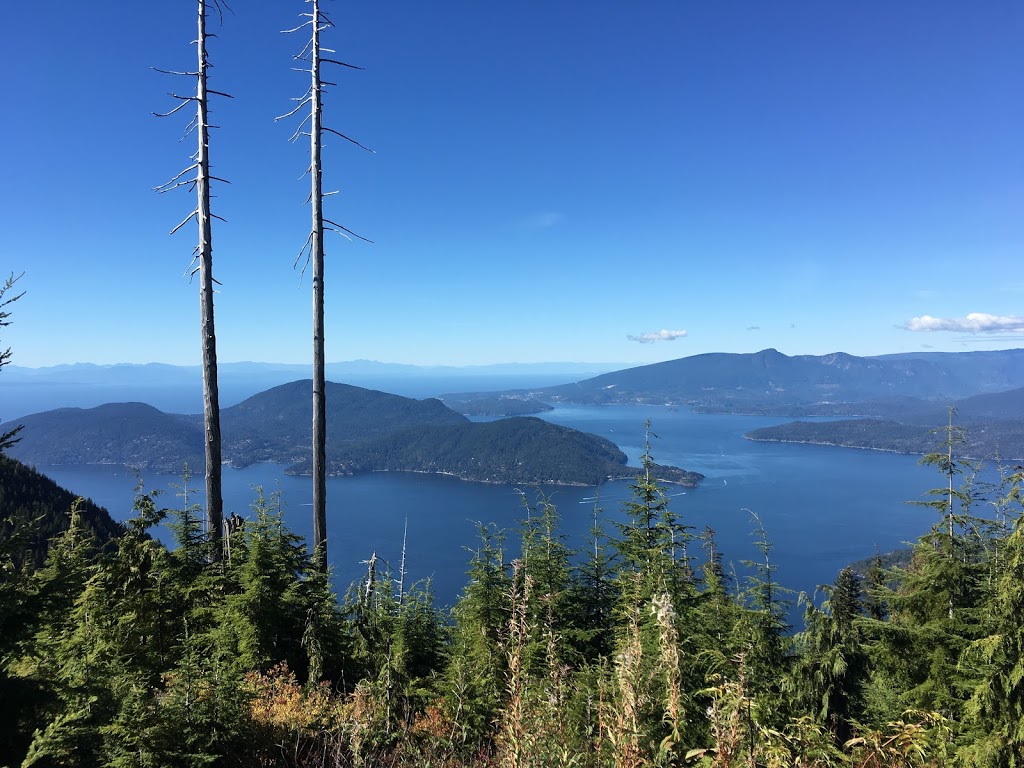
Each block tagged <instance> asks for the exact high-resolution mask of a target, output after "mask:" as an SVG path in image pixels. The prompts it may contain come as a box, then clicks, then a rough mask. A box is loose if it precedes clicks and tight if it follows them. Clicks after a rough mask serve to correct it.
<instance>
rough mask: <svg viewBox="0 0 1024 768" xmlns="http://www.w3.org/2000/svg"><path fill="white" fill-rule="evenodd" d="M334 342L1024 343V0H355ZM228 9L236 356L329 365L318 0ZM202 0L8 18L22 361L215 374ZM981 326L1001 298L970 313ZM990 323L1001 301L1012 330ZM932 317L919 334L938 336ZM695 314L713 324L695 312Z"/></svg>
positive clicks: (7, 257) (4, 50) (567, 350)
mask: <svg viewBox="0 0 1024 768" xmlns="http://www.w3.org/2000/svg"><path fill="white" fill-rule="evenodd" d="M325 7H326V8H327V9H328V11H329V12H330V13H331V14H332V16H333V18H334V20H335V22H336V24H337V29H336V30H333V31H331V32H330V33H328V34H327V35H326V38H325V42H326V44H327V45H329V46H330V47H333V48H336V49H337V50H338V55H339V56H340V57H341V58H342V59H344V60H345V61H349V62H351V63H354V64H358V65H360V66H363V67H365V71H363V72H355V71H351V70H345V71H338V72H336V73H334V74H335V75H336V77H334V78H333V79H334V80H335V81H336V82H337V83H338V85H337V87H335V88H333V89H332V90H331V92H330V93H329V94H328V97H327V102H326V110H327V124H328V125H330V126H332V127H334V128H336V129H338V130H340V131H342V132H344V133H346V134H349V135H351V136H353V137H355V138H357V139H358V140H359V141H361V142H363V143H364V144H366V145H368V146H370V147H372V148H373V149H374V150H375V154H372V155H371V154H368V153H365V152H362V151H361V150H359V149H357V148H355V147H353V146H352V145H349V144H347V143H345V142H343V141H341V140H338V139H335V138H332V137H328V138H327V141H326V143H327V149H326V154H325V158H326V170H325V178H326V185H327V188H328V189H339V190H340V191H341V194H339V195H337V196H334V197H332V198H330V199H329V202H328V206H327V211H328V214H329V216H330V217H331V218H333V219H334V220H336V221H340V222H341V223H343V224H344V225H345V226H347V227H349V228H350V229H352V230H354V231H356V232H358V233H360V234H362V235H365V236H366V237H368V238H370V239H372V240H374V243H373V244H372V245H370V244H365V243H360V242H347V241H345V240H342V239H341V238H335V239H332V240H329V241H328V254H327V260H328V262H327V279H326V288H327V297H328V306H327V336H326V346H327V356H328V359H330V360H350V359H356V358H369V359H376V360H383V361H389V362H404V363H417V364H456V365H465V364H477V363H493V362H508V361H520V362H533V361H545V360H579V361H623V362H635V363H645V362H654V361H659V360H666V359H671V358H676V357H683V356H686V355H691V354H697V353H701V352H712V351H733V352H748V351H754V350H757V349H761V348H764V347H769V346H773V347H776V348H778V349H779V350H780V351H782V352H785V353H787V354H823V353H827V352H832V351H836V350H843V351H847V352H851V353H854V354H878V353H886V352H899V351H917V350H921V349H935V350H949V351H958V350H965V349H996V348H1008V347H1016V346H1024V339H1022V332H1024V319H1022V318H1021V316H1022V315H1024V277H1022V276H1021V273H1020V270H1019V265H1020V263H1021V256H1022V246H1024V214H1022V212H1024V146H1022V137H1024V131H1022V128H1024V44H1022V43H1024V5H1021V4H1020V3H1019V2H1016V1H1014V2H1000V1H996V0H992V1H988V0H986V1H985V2H981V3H953V2H935V1H934V0H928V1H927V2H915V1H914V0H901V2H899V3H893V2H888V1H886V2H882V1H881V0H877V1H875V0H868V1H866V2H858V3H797V2H775V3H766V2H762V1H761V0H746V1H742V2H741V1H740V0H728V1H726V2H714V3H711V2H698V1H697V0H673V1H672V2H638V3H622V2H601V1H599V0H587V1H586V2H584V1H583V0H577V1H575V2H543V3H542V2H533V1H529V2H518V3H480V2H470V1H469V0H464V1H460V2H449V1H445V0H439V1H438V2H432V3H420V2H415V3H414V2H409V1H408V0H407V1H406V2H393V1H389V0H375V2H341V1H340V0H325ZM233 8H234V13H233V14H228V15H226V17H225V20H224V24H223V26H222V27H221V26H219V25H218V24H216V23H215V24H214V25H213V31H215V32H216V33H217V34H218V35H219V38H218V39H217V40H214V41H212V43H211V46H210V49H211V59H212V62H213V64H214V65H215V69H214V71H213V78H214V79H213V80H212V82H211V87H213V88H216V89H218V90H224V91H227V92H229V93H231V94H233V95H234V97H235V98H234V99H232V100H230V101H228V100H223V99H222V100H220V101H219V102H218V103H216V104H215V106H214V109H215V113H214V122H215V123H216V124H218V125H220V126H221V129H220V130H219V131H216V132H214V135H213V139H212V146H211V155H212V158H213V161H214V164H215V166H216V168H215V172H216V173H217V175H219V176H223V177H225V178H227V179H229V180H230V181H231V182H232V183H231V184H230V185H228V186H225V185H221V186H220V187H219V188H217V189H216V192H217V193H218V195H219V196H218V198H217V199H216V201H215V212H217V213H219V214H220V215H222V216H224V217H225V218H226V219H227V220H228V221H227V223H219V222H218V226H216V228H215V231H214V271H215V276H216V277H217V278H218V279H219V280H220V282H221V283H222V284H223V285H222V287H221V288H220V292H219V294H218V295H217V305H216V320H217V331H218V347H219V355H220V359H221V360H223V361H239V360H262V361H275V362H304V361H306V360H308V359H309V355H310V353H309V349H310V342H309V335H310V332H309V327H310V304H311V298H310V293H311V287H310V280H309V276H308V275H307V276H306V277H305V278H303V279H300V275H299V273H298V272H296V271H295V270H293V269H292V262H293V260H294V258H295V255H296V253H297V252H298V250H299V247H300V246H301V245H302V242H303V241H304V239H305V237H306V232H307V230H308V226H309V209H308V207H303V205H302V203H303V200H304V199H305V196H306V193H307V183H306V180H305V179H303V180H299V176H300V174H301V173H302V171H303V169H304V167H305V165H306V163H307V157H306V152H307V145H306V144H305V143H302V144H296V145H293V144H289V143H288V141H287V139H288V137H289V135H290V134H291V132H292V130H293V128H294V123H289V124H287V125H285V124H282V123H275V122H274V120H273V119H274V117H275V116H277V115H280V114H282V113H284V112H287V111H288V110H289V109H290V105H291V102H290V101H289V99H291V98H292V97H294V96H298V95H300V94H301V93H302V91H303V89H304V88H305V85H306V82H305V80H304V79H303V76H302V75H300V74H298V73H294V72H291V71H290V67H291V66H293V62H292V61H291V55H292V54H293V53H294V52H296V51H297V49H298V48H299V47H300V46H301V40H300V39H299V38H298V36H295V35H292V36H286V35H280V34H278V30H281V29H285V28H287V27H289V26H294V24H295V23H298V21H299V19H298V14H300V13H302V12H304V11H305V10H307V6H306V5H305V4H304V3H303V2H301V0H280V1H279V2H274V3H269V2H262V3H254V2H249V3H246V2H244V0H235V2H234V4H233ZM193 13H194V5H193V3H189V2H184V1H182V2H173V3H172V2H169V1H168V0H163V1H162V2H145V3H128V2H123V1H122V2H113V1H112V0H94V1H93V2H89V3H81V2H70V1H69V0H54V2H53V3H50V4H48V10H47V13H46V19H45V23H41V17H40V15H39V10H38V8H37V7H35V6H33V5H32V4H31V3H15V4H11V7H8V8H5V11H4V16H5V29H6V34H5V35H4V42H3V45H2V46H0V73H2V74H0V78H2V85H3V87H4V92H5V93H6V94H7V111H6V117H5V120H4V121H3V123H2V124H0V135H2V137H3V140H4V141H3V143H4V146H5V147H6V149H7V152H6V153H5V155H6V158H5V164H4V177H5V181H4V184H3V185H2V187H0V196H2V203H3V211H4V217H3V226H2V227H0V271H2V272H3V273H4V274H6V273H10V272H14V273H19V272H22V271H24V272H25V276H24V278H23V279H22V281H21V282H20V283H19V286H20V287H21V288H23V289H24V290H25V291H26V295H25V297H24V298H23V299H22V300H21V301H20V302H19V303H18V304H17V305H16V306H15V314H14V318H13V319H14V320H15V324H14V325H12V326H10V327H8V328H5V329H4V330H3V334H2V336H0V342H2V343H3V345H4V346H5V347H6V346H7V345H10V346H11V347H12V348H13V353H14V359H13V362H15V363H16V364H19V365H26V366H41V365H51V364H57V363H68V362H95V363H114V362H149V361H160V362H168V363H180V364H192V363H196V362H198V361H199V358H200V347H199V326H198V320H199V312H198V285H197V284H195V283H190V282H189V281H188V279H186V278H183V273H184V272H185V269H186V267H187V265H188V263H189V260H190V252H191V249H192V246H193V243H194V240H195V229H194V227H193V226H187V227H185V228H184V229H183V230H182V231H181V232H179V233H178V234H177V235H175V236H173V237H169V236H168V235H167V233H168V231H169V230H170V229H171V228H172V227H173V226H174V225H175V224H176V223H177V222H178V221H179V220H180V219H181V218H183V217H184V216H185V215H187V213H188V212H189V210H191V208H192V206H193V199H192V197H191V196H190V195H189V194H188V193H186V192H185V191H179V192H178V193H172V194H168V195H163V196H161V195H157V194H155V193H154V192H152V191H151V188H152V187H154V186H156V185H158V184H159V183H161V182H163V181H165V180H166V179H168V178H170V177H171V176H173V175H174V174H175V173H177V172H178V170H180V169H181V168H183V167H185V166H186V165H188V163H189V161H188V159H187V157H188V155H189V154H190V153H191V152H192V151H193V149H194V142H193V140H192V138H191V137H190V138H188V139H185V140H184V141H179V138H180V137H181V134H182V130H183V128H184V126H185V123H186V120H187V118H185V117H181V118H180V119H176V118H170V119H167V120H158V119H156V118H155V117H153V116H152V115H151V113H152V112H154V111H163V110H165V109H167V108H169V106H170V104H171V102H170V99H169V98H168V97H167V95H166V93H167V92H168V91H170V90H175V89H177V90H178V91H179V92H184V91H187V90H188V89H189V88H190V83H187V82H185V81H179V80H177V79H176V78H171V77H167V76H164V75H160V74H157V73H155V72H153V71H152V70H151V69H150V67H161V68H168V69H187V68H190V67H191V65H192V64H193V60H194V49H193V48H191V47H190V46H189V42H190V40H192V39H193V36H194V19H193ZM972 314H973V315H974V316H973V317H969V316H972ZM989 316H990V317H989ZM911 329H913V330H911ZM683 331H685V332H686V334H685V335H683V334H682V332H683Z"/></svg>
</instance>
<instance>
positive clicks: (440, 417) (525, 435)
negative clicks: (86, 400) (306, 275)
mask: <svg viewBox="0 0 1024 768" xmlns="http://www.w3.org/2000/svg"><path fill="white" fill-rule="evenodd" d="M311 391H312V388H311V383H310V382H309V381H296V382H292V383H291V384H285V385H282V386H279V387H274V388H273V389H270V390H267V391H266V392H261V393H260V394H258V395H255V396H253V397H251V398H249V399H248V400H245V401H243V402H241V403H239V404H238V405H236V406H233V407H231V408H226V409H225V410H224V411H222V412H221V428H222V432H223V436H224V459H225V461H227V462H229V463H231V464H232V465H234V466H246V465H249V464H253V463H256V462H264V461H265V462H272V463H277V464H286V465H289V466H290V470H289V471H292V472H298V473H308V472H309V465H308V460H309V451H310V442H311V435H310V433H311V429H310V421H311V419H310V413H311V411H312V403H311V400H312V395H311ZM18 422H19V423H20V424H23V425H24V427H25V428H24V430H23V431H22V433H21V435H22V437H23V440H22V441H21V442H20V443H18V444H17V445H15V446H14V447H13V448H12V449H11V450H10V453H11V454H12V455H14V456H16V457H17V458H20V459H22V460H23V461H27V462H30V463H35V464H98V463H102V464H125V465H129V466H137V467H140V468H143V469H149V470H155V471H158V472H172V473H174V472H180V471H181V469H182V467H183V465H184V464H185V463H186V462H188V463H189V464H190V465H191V466H194V467H200V466H202V465H203V454H202V423H201V418H200V417H199V416H180V415H174V414H167V413H163V412H161V411H158V410H157V409H155V408H151V407H150V406H147V405H142V404H141V403H115V404H110V405H104V406H100V407H98V408H91V409H86V410H83V409H80V408H64V409H60V410H56V411H47V412H45V413H38V414H34V415H31V416H26V417H23V418H21V419H19V420H18ZM327 429H328V446H327V451H328V460H329V462H328V463H329V467H330V470H331V471H332V472H333V473H335V474H351V473H354V472H371V471H378V470H388V471H415V472H439V473H445V474H450V475H454V476H456V477H461V478H463V479H466V480H479V481H484V482H509V483H532V482H552V483H572V484H592V483H597V482H600V481H601V480H604V479H606V478H607V477H609V476H622V475H625V474H630V472H631V470H629V469H628V468H627V467H626V466H625V463H626V457H625V455H624V454H622V452H621V451H619V450H618V449H617V448H616V447H615V446H614V445H613V444H612V443H610V442H608V441H607V440H604V439H603V438H598V437H595V436H593V435H587V434H585V433H582V432H578V431H576V430H573V429H569V428H567V427H559V426H555V425H553V424H549V423H547V422H543V421H541V420H539V419H527V418H514V419H503V420H500V421H495V422H488V423H483V424H480V423H472V422H470V421H469V420H468V419H466V418H465V417H464V416H462V415H460V414H458V413H456V412H455V411H453V410H451V409H450V408H447V407H446V406H445V405H444V404H443V403H442V402H441V401H440V400H435V399H429V400H413V399H410V398H407V397H400V396H398V395H391V394H387V393H385V392H376V391H373V390H367V389H362V388H360V387H352V386H348V385H345V384H333V383H328V385H327ZM665 477H666V479H670V480H673V481H676V482H686V483H690V484H693V483H696V481H697V480H699V478H700V476H699V475H696V474H692V473H686V472H684V471H682V470H678V469H676V468H667V469H666V471H665Z"/></svg>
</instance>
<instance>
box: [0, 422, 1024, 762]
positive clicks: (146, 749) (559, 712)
mask: <svg viewBox="0 0 1024 768" xmlns="http://www.w3.org/2000/svg"><path fill="white" fill-rule="evenodd" d="M961 439H962V435H960V433H959V431H958V430H957V429H956V428H955V427H952V426H951V427H950V428H949V429H948V430H947V431H946V446H945V447H944V449H943V451H942V452H940V453H936V454H932V455H930V456H929V457H926V460H927V461H929V462H930V463H932V464H934V465H935V466H936V467H937V468H938V469H939V470H940V471H941V472H942V474H943V483H942V487H940V488H938V489H937V490H936V491H935V492H933V494H932V496H931V497H930V500H929V501H927V502H925V503H926V504H927V505H928V506H931V507H933V508H934V510H935V512H936V522H935V525H934V526H933V527H932V529H931V530H930V531H929V532H928V533H927V534H925V535H924V536H923V537H922V538H921V539H920V540H919V541H918V543H917V545H916V547H915V549H914V553H913V558H912V560H911V562H910V565H909V567H907V568H906V569H902V570H899V569H897V570H893V571H884V570H883V569H882V568H881V565H880V563H876V566H877V567H874V568H871V569H868V573H867V575H866V576H865V577H864V578H863V579H862V578H861V577H859V576H857V575H856V574H855V573H854V572H853V571H852V570H851V569H846V570H844V571H842V572H841V573H840V574H839V576H838V578H837V580H836V581H835V583H834V584H833V585H831V586H829V587H826V588H824V594H825V598H826V599H825V600H824V602H822V603H820V604H818V603H815V602H814V601H812V600H811V599H809V598H807V597H806V596H803V597H801V601H802V603H803V605H804V607H805V626H804V628H803V630H802V631H800V632H798V633H797V634H795V635H791V634H790V633H789V628H788V627H787V626H786V623H785V616H786V605H785V603H784V602H783V599H782V598H783V595H784V592H783V591H782V590H781V589H780V586H779V585H778V584H777V583H776V581H775V579H774V565H773V563H772V560H771V557H770V552H771V545H770V543H769V541H768V538H767V536H766V535H765V533H764V531H763V530H760V531H758V542H759V551H760V553H761V555H763V558H762V557H759V558H758V559H757V561H756V562H751V563H749V564H748V567H749V574H750V575H749V576H748V577H745V578H744V580H743V583H739V584H737V583H732V581H731V579H730V578H729V576H728V575H727V574H726V572H725V570H724V569H723V567H722V553H721V552H720V551H719V550H718V548H717V546H716V542H715V536H714V533H713V532H712V531H710V530H706V531H704V532H702V533H701V534H700V535H694V533H693V531H692V530H691V529H690V528H689V527H688V526H687V525H686V524H685V521H684V520H682V519H680V518H679V517H678V516H677V515H676V514H675V513H674V512H673V511H672V510H671V509H670V507H669V505H668V503H667V500H666V497H665V494H664V493H663V491H662V489H661V487H660V486H659V485H658V483H657V482H656V481H655V480H654V479H653V476H652V474H651V473H650V471H648V470H649V469H650V468H651V467H652V466H654V464H653V460H652V458H651V453H650V450H649V449H648V451H647V453H646V455H645V457H644V470H645V471H644V472H642V473H641V474H640V475H639V476H638V477H637V479H636V481H635V482H634V484H633V486H632V490H633V494H632V500H631V501H630V502H628V504H627V505H626V510H625V511H626V512H627V513H628V522H627V523H626V524H624V525H621V526H616V527H615V529H614V530H610V531H605V530H603V529H602V526H601V522H600V515H599V514H597V513H596V512H595V527H594V531H593V539H592V545H591V546H590V547H588V549H587V551H585V552H571V551H569V549H568V548H567V547H566V545H565V544H564V543H563V540H562V538H561V537H560V535H559V533H558V518H557V511H556V510H555V508H554V507H553V506H552V505H551V504H550V503H549V502H548V501H547V500H546V499H545V498H544V497H543V496H540V497H538V499H537V502H536V504H535V505H534V506H533V507H532V508H528V509H527V515H526V520H525V522H524V523H523V527H522V531H521V534H520V537H519V542H518V546H517V547H515V548H514V549H515V550H516V557H515V558H514V559H511V558H509V556H508V555H507V553H506V542H505V541H504V538H503V536H502V534H500V533H499V532H497V531H494V530H492V529H490V528H488V527H486V526H485V527H483V528H481V530H480V537H479V543H478V545H477V547H476V549H475V551H474V552H473V554H472V557H471V560H470V562H469V570H468V578H467V583H466V586H465V588H464V590H463V593H462V595H461V597H460V599H459V600H458V602H457V604H456V605H455V606H454V608H453V609H452V610H451V611H450V612H448V611H442V610H440V609H439V608H438V607H437V606H435V605H434V604H433V602H432V598H431V592H430V588H429V584H427V585H424V584H419V585H415V586H413V587H411V588H408V589H406V588H405V582H404V578H393V577H395V576H400V575H396V574H389V573H386V572H383V571H382V570H379V569H378V567H377V563H376V562H375V561H373V560H371V562H370V563H369V564H368V570H367V574H366V576H365V577H364V578H363V579H362V581H361V582H360V583H358V584H355V585H353V586H352V588H351V589H350V590H349V592H348V594H347V595H345V596H344V598H343V599H342V600H340V601H339V600H338V599H337V597H336V596H335V595H334V594H332V592H331V587H330V580H329V578H328V576H327V575H326V574H324V573H323V572H322V571H320V570H319V569H317V568H315V567H313V562H314V560H313V558H312V556H311V554H310V553H309V552H308V550H307V548H306V545H305V543H304V542H303V541H301V540H300V539H299V538H298V537H296V536H295V535H293V534H291V533H290V532H289V531H288V530H287V529H286V528H285V526H284V524H283V522H282V516H281V508H280V503H279V500H278V499H277V498H276V497H274V496H270V497H265V496H264V495H263V494H262V493H260V494H259V496H258V498H257V500H256V502H255V504H254V506H253V513H252V515H251V516H250V517H249V518H248V520H247V521H246V522H245V524H244V525H243V526H242V527H241V528H238V529H236V530H234V532H232V533H231V535H230V550H229V556H226V557H224V558H223V559H222V560H220V561H214V560H212V559H211V558H210V556H209V554H210V553H209V552H208V545H207V544H206V538H205V536H204V535H203V531H202V523H201V519H200V514H199V511H198V509H197V508H196V507H195V506H194V505H193V504H192V503H191V502H190V498H189V494H188V493H187V492H183V495H182V498H181V499H180V503H178V504H176V506H177V507H178V508H177V509H168V508H164V507H163V506H162V504H161V502H162V501H163V499H162V498H160V497H158V496H156V495H155V494H147V493H144V492H142V491H141V490H140V492H139V494H138V496H137V498H136V502H135V509H134V515H133V517H132V518H131V519H130V520H129V521H128V522H127V523H126V525H125V528H124V531H123V532H118V531H104V530H102V529H100V528H97V527H96V526H95V524H92V523H90V522H88V518H87V515H86V514H85V510H86V507H85V506H83V505H82V504H81V503H76V504H74V505H73V506H72V507H71V509H70V520H69V523H68V525H67V528H66V530H64V531H63V532H62V533H60V534H59V535H57V536H56V537H55V538H53V539H52V541H51V543H50V546H49V548H48V552H47V553H46V555H45V560H44V562H43V564H42V565H41V566H38V567H37V553H36V552H35V551H34V550H33V540H32V537H31V536H25V535H22V534H24V533H26V532H28V531H31V530H32V527H33V526H34V525H35V517H34V516H35V515H38V514H39V509H38V508H37V507H33V508H31V509H30V508H28V507H26V506H24V505H23V506H16V505H13V504H4V505H3V506H0V512H2V516H3V525H4V528H3V532H4V533H3V537H2V539H0V569H2V570H0V574H2V575H0V605H2V607H3V620H2V622H0V710H2V711H0V756H2V757H0V765H8V766H18V765H23V766H80V767H82V768H86V767H91V766H118V767H119V768H121V767H124V768H127V767H128V766H138V767H140V768H141V767H142V766H221V765H222V766H358V765H431V766H508V767H509V768H512V767H513V766H569V765H575V766H593V768H599V767H603V766H609V767H612V766H614V767H615V768H628V767H629V768H639V766H650V765H695V766H703V767H712V766H714V767H719V766H766V767H767V766H780V767H781V766H858V767H860V766H879V767H881V766H993V767H995V766H1019V765H1022V759H1024V751H1022V744H1024V712H1022V707H1024V680H1022V677H1024V674H1022V672H1021V669H1022V667H1021V663H1022V662H1021V657H1022V650H1024V648H1022V645H1024V522H1022V516H1021V503H1022V499H1021V488H1022V479H1024V477H1022V474H1021V470H1020V468H1017V470H1016V471H1015V472H1006V473H1003V474H1002V480H1001V483H1000V484H999V485H998V487H991V488H982V487H980V485H979V484H978V483H977V482H975V481H974V480H973V477H974V467H973V466H971V465H968V464H965V463H963V462H960V461H958V460H957V459H956V452H955V451H956V447H957V445H958V444H959V442H960V440H961ZM19 476H21V475H19ZM165 520H169V522H170V524H171V526H172V528H173V530H174V531H175V535H176V538H177V546H176V547H175V548H173V549H168V548H166V547H164V546H163V545H161V544H160V543H158V542H157V541H155V540H154V539H152V538H151V537H150V536H149V535H148V533H147V532H148V531H149V530H150V529H151V528H152V527H153V526H154V525H156V524H157V523H160V522H162V521H165ZM104 539H106V540H104ZM509 549H511V547H509ZM400 585H401V586H400Z"/></svg>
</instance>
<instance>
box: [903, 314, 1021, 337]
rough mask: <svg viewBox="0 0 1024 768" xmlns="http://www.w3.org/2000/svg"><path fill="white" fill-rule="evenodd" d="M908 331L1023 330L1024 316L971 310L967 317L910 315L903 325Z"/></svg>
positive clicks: (970, 331)
mask: <svg viewBox="0 0 1024 768" xmlns="http://www.w3.org/2000/svg"><path fill="white" fill-rule="evenodd" d="M904 328H906V329H907V330H908V331H956V332H957V333H1000V332H1007V331H1024V317H1019V316H1014V315H1010V316H1006V317H1000V316H999V315H987V314H985V313H984V312H972V313H971V314H969V315H967V317H953V318H944V317H932V316H931V315H921V317H912V318H910V320H908V321H907V323H906V325H905V326H904Z"/></svg>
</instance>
